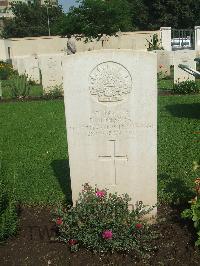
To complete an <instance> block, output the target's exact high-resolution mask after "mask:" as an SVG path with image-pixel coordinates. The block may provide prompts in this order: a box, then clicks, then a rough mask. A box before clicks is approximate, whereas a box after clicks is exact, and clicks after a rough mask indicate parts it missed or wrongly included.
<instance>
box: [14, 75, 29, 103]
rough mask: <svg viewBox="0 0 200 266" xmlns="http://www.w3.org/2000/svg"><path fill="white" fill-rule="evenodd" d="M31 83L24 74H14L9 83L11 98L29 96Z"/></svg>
mask: <svg viewBox="0 0 200 266" xmlns="http://www.w3.org/2000/svg"><path fill="white" fill-rule="evenodd" d="M30 88H31V85H30V83H29V81H28V78H27V76H26V75H21V76H16V79H15V80H13V82H12V84H11V94H12V97H13V98H24V97H27V96H29V93H30Z"/></svg>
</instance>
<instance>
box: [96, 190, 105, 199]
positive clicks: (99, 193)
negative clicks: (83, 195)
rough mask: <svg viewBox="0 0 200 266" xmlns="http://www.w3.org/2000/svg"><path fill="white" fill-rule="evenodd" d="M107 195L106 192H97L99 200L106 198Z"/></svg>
mask: <svg viewBox="0 0 200 266" xmlns="http://www.w3.org/2000/svg"><path fill="white" fill-rule="evenodd" d="M105 195H106V192H105V191H104V190H97V192H96V196H97V197H98V198H103V197H105Z"/></svg>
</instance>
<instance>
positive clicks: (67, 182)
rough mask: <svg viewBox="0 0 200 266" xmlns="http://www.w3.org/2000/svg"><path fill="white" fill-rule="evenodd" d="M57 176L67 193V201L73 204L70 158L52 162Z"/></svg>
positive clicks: (65, 193) (64, 191)
mask: <svg viewBox="0 0 200 266" xmlns="http://www.w3.org/2000/svg"><path fill="white" fill-rule="evenodd" d="M51 166H52V168H53V170H54V174H55V176H56V177H57V178H58V181H59V184H60V187H61V189H62V191H63V193H64V195H65V199H66V202H67V203H68V204H70V205H71V204H72V191H71V179H70V169H69V161H68V160H55V161H53V162H52V163H51Z"/></svg>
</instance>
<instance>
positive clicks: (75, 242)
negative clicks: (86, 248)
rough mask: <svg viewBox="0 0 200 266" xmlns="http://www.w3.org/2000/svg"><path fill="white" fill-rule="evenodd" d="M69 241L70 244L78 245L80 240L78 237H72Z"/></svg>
mask: <svg viewBox="0 0 200 266" xmlns="http://www.w3.org/2000/svg"><path fill="white" fill-rule="evenodd" d="M68 243H69V245H70V246H74V245H76V244H77V243H78V241H77V240H76V239H70V240H69V241H68Z"/></svg>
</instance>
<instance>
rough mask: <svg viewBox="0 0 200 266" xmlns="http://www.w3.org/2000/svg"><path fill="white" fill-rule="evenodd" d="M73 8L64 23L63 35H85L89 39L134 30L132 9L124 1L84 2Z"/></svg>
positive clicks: (84, 0) (94, 0) (92, 0)
mask: <svg viewBox="0 0 200 266" xmlns="http://www.w3.org/2000/svg"><path fill="white" fill-rule="evenodd" d="M79 4H80V5H79V7H73V8H71V10H70V12H69V13H68V14H67V16H66V18H65V19H64V21H63V25H62V28H63V31H62V35H66V34H67V33H70V34H81V35H82V34H83V35H84V36H85V37H88V38H100V37H101V36H102V35H103V34H106V35H114V34H115V33H116V32H118V31H119V30H121V31H130V30H131V29H132V24H131V17H130V9H129V5H128V3H127V1H124V0H112V1H103V0H82V1H79Z"/></svg>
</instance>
